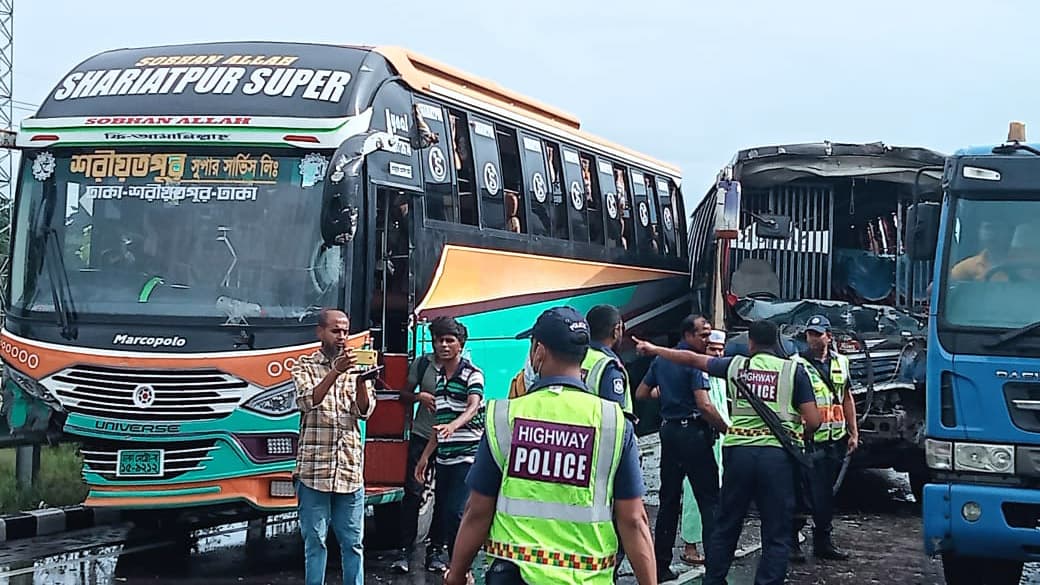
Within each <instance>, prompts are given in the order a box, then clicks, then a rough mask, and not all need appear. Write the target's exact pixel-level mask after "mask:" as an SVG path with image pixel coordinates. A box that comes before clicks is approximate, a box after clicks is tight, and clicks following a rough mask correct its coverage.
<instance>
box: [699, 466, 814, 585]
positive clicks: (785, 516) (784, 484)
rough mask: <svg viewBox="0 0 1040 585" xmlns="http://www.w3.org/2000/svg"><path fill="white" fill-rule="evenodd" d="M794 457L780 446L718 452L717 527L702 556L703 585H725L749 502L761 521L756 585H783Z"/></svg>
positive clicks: (789, 526) (785, 570)
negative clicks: (720, 473)
mask: <svg viewBox="0 0 1040 585" xmlns="http://www.w3.org/2000/svg"><path fill="white" fill-rule="evenodd" d="M797 465H798V464H797V463H795V461H794V459H793V458H792V457H791V455H789V454H788V453H787V452H786V451H784V450H783V449H782V448H780V447H725V448H723V449H722V497H721V500H720V501H719V517H718V528H717V529H716V530H715V532H714V533H713V534H712V535H711V540H710V541H707V540H705V542H709V544H708V547H707V556H706V557H705V560H704V562H705V574H704V581H703V585H725V583H726V575H727V574H728V573H729V568H730V565H731V564H732V563H733V555H734V553H735V552H736V550H737V541H738V540H739V539H740V532H741V530H743V528H744V517H745V516H746V515H747V511H748V507H749V506H750V505H751V502H752V501H754V502H755V507H756V508H758V515H759V518H760V519H761V520H762V556H761V558H760V559H759V561H758V568H757V570H756V571H755V585H783V583H784V580H785V579H786V577H787V555H788V553H789V548H788V547H789V545H790V542H791V517H792V515H793V514H794V480H795V471H796V470H795V466H797Z"/></svg>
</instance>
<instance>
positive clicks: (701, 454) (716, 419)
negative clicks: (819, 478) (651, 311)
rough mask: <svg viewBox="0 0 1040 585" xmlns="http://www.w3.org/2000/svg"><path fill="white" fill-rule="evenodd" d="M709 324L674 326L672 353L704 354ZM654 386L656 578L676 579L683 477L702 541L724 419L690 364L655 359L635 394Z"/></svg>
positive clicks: (698, 320)
mask: <svg viewBox="0 0 1040 585" xmlns="http://www.w3.org/2000/svg"><path fill="white" fill-rule="evenodd" d="M710 334H711V325H710V324H709V323H708V321H707V320H706V319H704V318H703V317H696V316H693V315H690V316H689V317H686V318H685V319H683V321H682V322H681V323H680V325H679V335H680V337H681V339H682V341H680V342H679V344H678V345H677V346H676V348H677V349H676V351H680V352H682V353H690V351H688V350H693V351H697V352H701V353H703V352H704V351H706V350H707V343H708V336H709V335H710ZM654 387H657V388H659V392H660V399H661V418H662V422H661V463H660V469H661V488H660V506H659V507H658V509H657V524H656V525H655V526H654V554H655V556H656V557H657V579H658V580H659V581H671V580H672V579H675V578H676V577H678V575H676V574H675V572H674V571H672V570H671V568H670V565H671V563H672V549H673V548H674V546H675V532H676V530H677V528H678V525H679V514H680V512H681V504H682V493H683V480H684V479H688V480H689V482H690V486H691V487H692V488H693V495H694V497H695V498H696V500H697V507H698V508H699V509H700V512H701V526H702V531H701V532H702V534H703V538H704V539H705V540H706V541H707V539H708V538H710V535H711V533H712V531H713V530H714V528H715V509H716V508H717V507H718V502H719V468H718V466H717V465H716V464H715V453H714V451H713V445H714V444H715V441H716V434H717V433H718V432H725V431H726V423H725V422H724V421H723V419H722V417H721V416H720V415H719V413H718V411H717V410H716V408H715V406H714V405H713V404H712V403H711V399H710V398H709V397H708V390H709V382H708V377H707V376H705V375H704V373H703V372H699V371H697V370H695V369H693V368H691V367H688V366H684V365H679V364H675V363H672V362H670V361H667V360H662V359H655V360H654V361H653V362H652V363H651V364H650V369H649V370H648V371H647V373H646V376H645V377H644V378H643V381H642V382H641V383H640V384H639V388H638V389H637V390H636V396H637V397H639V398H640V399H641V400H645V399H647V398H649V397H650V396H651V389H652V388H654Z"/></svg>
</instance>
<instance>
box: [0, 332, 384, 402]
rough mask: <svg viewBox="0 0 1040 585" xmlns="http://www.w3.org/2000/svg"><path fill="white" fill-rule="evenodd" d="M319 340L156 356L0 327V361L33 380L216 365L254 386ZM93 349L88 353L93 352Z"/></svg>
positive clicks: (276, 378)
mask: <svg viewBox="0 0 1040 585" xmlns="http://www.w3.org/2000/svg"><path fill="white" fill-rule="evenodd" d="M369 337H370V336H369V332H368V331H363V332H361V333H357V334H355V335H353V336H351V338H350V340H349V341H348V344H349V345H350V346H351V347H355V348H358V347H361V346H362V345H364V344H365V342H366V341H368V340H369ZM318 347H319V344H318V343H317V342H315V343H314V344H313V345H308V346H303V347H300V346H297V347H295V348H294V349H289V350H286V351H284V352H279V351H273V352H262V353H261V352H258V354H257V355H252V354H249V353H248V352H241V351H239V352H234V353H230V354H229V355H230V357H222V356H221V354H220V352H211V353H206V354H194V355H193V354H176V353H170V354H167V355H159V354H156V353H153V352H148V353H147V354H146V355H142V354H144V353H145V352H141V353H140V354H135V353H134V352H133V351H108V350H100V351H98V350H96V349H94V348H88V347H69V348H68V349H63V348H60V347H58V346H54V345H52V344H46V343H41V342H38V341H33V340H29V339H23V338H21V337H18V336H14V335H12V334H10V333H8V332H7V331H0V354H2V357H3V360H4V361H5V362H7V363H8V364H9V365H11V366H12V367H13V368H15V369H17V370H18V371H20V372H22V373H23V374H25V375H27V376H31V377H32V378H34V379H37V380H39V379H41V378H44V377H46V376H48V375H50V374H53V373H54V372H57V371H59V370H62V369H64V368H67V367H69V366H73V365H80V364H89V365H96V366H112V367H117V368H162V369H167V368H169V369H182V368H183V369H189V368H216V369H218V370H220V371H222V372H226V373H228V374H231V375H234V376H238V377H239V378H241V379H243V380H246V381H247V382H251V383H253V384H255V385H257V386H261V387H265V388H266V387H269V386H273V385H275V384H279V383H281V382H285V381H286V380H288V379H289V370H290V369H291V368H292V366H293V365H294V364H295V363H296V360H297V359H299V357H300V356H302V355H307V354H311V353H314V352H315V351H317V350H318ZM95 351H96V352H97V353H93V352H95Z"/></svg>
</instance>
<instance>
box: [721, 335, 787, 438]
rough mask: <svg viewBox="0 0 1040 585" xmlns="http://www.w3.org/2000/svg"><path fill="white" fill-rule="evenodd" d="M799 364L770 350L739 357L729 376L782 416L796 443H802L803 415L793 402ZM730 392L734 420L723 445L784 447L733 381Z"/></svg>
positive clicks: (729, 388)
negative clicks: (739, 380) (744, 384)
mask: <svg viewBox="0 0 1040 585" xmlns="http://www.w3.org/2000/svg"><path fill="white" fill-rule="evenodd" d="M796 366H797V364H796V363H795V362H793V361H791V360H785V359H783V358H779V357H776V356H775V355H771V354H768V353H759V354H756V355H755V356H753V357H751V358H747V357H744V356H736V357H734V358H733V360H732V361H731V362H730V364H729V370H728V371H727V372H726V377H727V378H728V379H729V380H734V379H743V380H744V382H745V383H746V384H747V386H748V388H749V389H750V390H751V391H752V392H754V393H755V394H756V395H757V396H758V397H759V398H761V399H762V402H763V403H765V404H766V406H768V407H769V408H770V409H772V410H773V412H775V413H776V414H777V416H778V417H779V418H780V421H781V422H782V423H783V425H784V429H786V430H787V433H788V435H789V436H790V437H791V439H792V440H793V441H794V443H795V444H797V445H802V444H803V440H802V432H803V430H804V429H803V426H802V415H801V414H800V413H799V412H798V410H797V409H796V408H795V407H794V406H792V405H791V399H792V397H793V395H794V373H795V368H796ZM727 392H728V393H729V397H730V399H731V400H732V401H733V407H732V409H731V410H730V416H731V417H732V422H731V423H730V426H729V432H728V433H726V438H725V439H724V441H723V447H740V446H754V447H781V448H782V447H783V446H782V445H781V444H780V440H779V439H777V438H776V437H775V436H773V433H772V431H770V430H769V427H768V426H766V423H765V421H764V420H762V419H761V418H760V417H759V416H758V414H757V413H756V412H755V409H754V408H752V407H751V404H750V403H749V402H748V401H747V400H744V399H743V398H741V395H740V392H739V391H738V390H737V387H736V386H735V385H734V384H733V382H732V381H730V382H729V383H728V385H727Z"/></svg>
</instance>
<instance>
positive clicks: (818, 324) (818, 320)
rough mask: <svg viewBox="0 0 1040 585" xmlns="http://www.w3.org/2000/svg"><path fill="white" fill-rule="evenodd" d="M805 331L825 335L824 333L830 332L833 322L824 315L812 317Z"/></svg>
mask: <svg viewBox="0 0 1040 585" xmlns="http://www.w3.org/2000/svg"><path fill="white" fill-rule="evenodd" d="M805 329H806V330H807V331H815V332H816V333H819V334H820V335H823V334H824V333H829V332H830V330H831V322H830V320H829V319H827V317H824V316H823V315H813V316H812V317H809V321H808V322H807V323H806V324H805Z"/></svg>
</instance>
